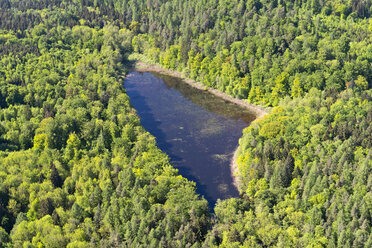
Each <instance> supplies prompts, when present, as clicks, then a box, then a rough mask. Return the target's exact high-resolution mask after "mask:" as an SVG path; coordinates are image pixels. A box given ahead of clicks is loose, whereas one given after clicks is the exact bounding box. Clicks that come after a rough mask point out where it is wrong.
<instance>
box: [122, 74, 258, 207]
mask: <svg viewBox="0 0 372 248" xmlns="http://www.w3.org/2000/svg"><path fill="white" fill-rule="evenodd" d="M124 87H125V88H126V90H127V94H128V95H129V97H130V101H131V104H132V105H133V107H134V108H135V109H136V110H137V113H138V115H139V116H140V118H141V123H142V125H143V127H144V128H145V129H146V130H147V131H149V132H150V133H151V134H152V135H154V136H155V137H156V140H157V144H158V147H159V148H160V149H161V150H162V151H164V152H165V153H166V154H168V156H169V157H170V159H171V163H172V164H173V166H174V167H176V168H177V169H178V170H179V173H180V174H181V175H182V176H184V177H186V178H188V179H189V180H192V181H194V182H196V186H197V192H198V193H199V194H201V195H203V196H204V197H205V198H206V199H207V201H208V202H209V204H210V206H211V207H213V206H214V204H215V203H216V201H217V199H221V200H223V199H227V198H231V197H237V196H239V192H238V191H237V189H236V188H235V186H234V185H233V178H232V175H231V170H230V161H231V158H232V156H233V153H234V151H235V149H236V147H237V146H238V140H239V138H240V137H241V136H242V130H243V129H244V128H245V127H247V126H248V125H249V124H250V122H252V121H253V120H254V118H255V116H254V114H253V113H251V112H249V111H248V110H246V109H245V108H242V107H239V106H238V105H236V104H233V103H230V102H228V101H226V100H224V99H222V98H219V97H217V96H215V95H213V94H211V93H208V92H206V91H202V90H198V89H195V88H193V87H191V86H189V85H188V84H186V83H185V82H183V81H182V80H181V79H179V78H175V77H171V76H167V75H162V74H159V73H153V72H151V73H150V72H144V73H139V72H131V73H130V74H129V75H128V77H127V79H126V80H125V82H124Z"/></svg>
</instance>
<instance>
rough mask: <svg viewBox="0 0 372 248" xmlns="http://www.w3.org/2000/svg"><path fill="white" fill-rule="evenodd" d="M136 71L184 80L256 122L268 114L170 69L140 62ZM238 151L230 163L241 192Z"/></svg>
mask: <svg viewBox="0 0 372 248" xmlns="http://www.w3.org/2000/svg"><path fill="white" fill-rule="evenodd" d="M134 69H135V70H136V71H138V72H157V73H161V74H165V75H170V76H173V77H177V78H181V79H183V81H184V82H185V83H186V84H188V85H190V86H191V87H193V88H196V89H199V90H205V91H208V92H210V93H211V94H213V95H216V96H218V97H220V98H222V99H224V100H226V101H229V102H232V103H235V104H237V105H239V106H241V107H244V108H246V109H248V110H250V111H251V112H252V113H254V115H255V116H256V120H257V119H259V118H260V117H262V116H264V115H266V114H267V112H266V111H265V110H264V109H263V108H261V107H259V106H255V105H251V104H249V103H248V102H246V101H244V100H241V99H237V98H233V97H231V96H229V95H227V94H226V93H223V92H221V91H218V90H216V89H212V88H207V87H205V86H204V85H202V84H201V83H199V82H196V81H195V80H192V79H189V78H186V77H185V76H184V75H182V74H181V73H180V72H177V71H172V70H168V69H165V68H162V67H161V66H159V65H153V64H148V63H145V62H142V61H138V60H137V61H135V63H134ZM238 150H239V146H237V148H236V149H235V150H234V152H233V157H232V158H231V161H230V170H231V176H232V178H233V184H234V186H235V187H236V188H237V189H238V191H240V185H241V182H240V178H239V177H238V176H237V174H238V170H239V169H238V164H237V156H238Z"/></svg>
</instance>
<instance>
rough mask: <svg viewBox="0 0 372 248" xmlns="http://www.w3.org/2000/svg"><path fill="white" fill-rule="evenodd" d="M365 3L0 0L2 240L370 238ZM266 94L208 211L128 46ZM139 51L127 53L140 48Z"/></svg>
mask: <svg viewBox="0 0 372 248" xmlns="http://www.w3.org/2000/svg"><path fill="white" fill-rule="evenodd" d="M371 14H372V2H371V1H370V0H329V1H326V0H311V1H305V0H289V1H279V0H278V1H277V0H273V1H267V0H231V1H227V0H201V1H200V0H198V1H197V0H188V1H182V0H169V1H163V0H146V1H142V0H120V1H118V0H108V1H96V0H94V1H90V0H80V1H77V0H52V1H47V0H36V1H35V0H0V247H66V246H67V247H87V246H92V247H113V246H114V247H117V246H125V247H203V246H204V247H214V246H221V247H370V246H371V245H372V236H371V219H372V216H371V213H372V192H371V187H372V176H371V175H372V173H371V172H372V159H371V156H372V149H371V146H372V136H371V135H372V103H371V98H372V90H371V87H372V19H371ZM133 53H135V54H136V55H135V56H137V57H142V58H144V57H143V56H145V58H146V59H147V60H148V61H151V62H152V63H158V64H160V65H162V66H164V67H165V68H167V69H172V70H178V71H181V72H183V73H184V74H185V75H187V76H188V77H190V78H192V79H195V80H197V81H200V82H201V83H203V84H204V85H205V86H206V87H211V88H216V89H218V90H220V91H223V92H226V93H227V94H229V95H231V96H234V97H237V98H241V99H245V100H247V101H248V102H250V103H252V104H258V105H261V106H267V107H272V109H271V110H270V111H269V114H268V115H266V116H265V117H263V118H260V119H258V120H256V121H255V122H254V123H253V124H252V125H251V126H250V127H249V128H247V129H246V130H245V131H244V134H243V137H242V138H241V140H240V146H239V150H238V160H237V164H238V168H239V172H238V173H237V175H236V176H238V177H239V178H240V181H241V185H240V189H239V190H240V192H241V198H239V199H230V200H225V201H219V202H218V203H217V205H216V207H215V209H214V214H213V215H212V216H211V214H210V210H209V209H208V203H207V202H206V200H204V199H203V198H201V197H199V196H198V195H197V194H196V193H195V184H194V183H192V182H190V181H188V180H187V179H185V178H183V177H182V176H180V175H178V173H177V170H175V169H174V168H173V167H172V166H171V165H170V163H169V159H168V157H167V156H166V155H165V154H163V153H162V152H161V151H160V150H159V149H158V148H157V147H156V141H155V139H154V137H152V136H151V135H150V134H148V133H147V132H146V131H145V130H144V129H143V128H142V127H141V125H140V121H139V118H138V116H137V115H136V112H135V110H134V109H133V108H132V107H131V106H130V103H129V97H128V96H127V95H126V93H125V89H124V88H123V87H122V83H123V77H124V76H125V73H126V71H127V62H128V61H127V60H128V55H129V54H133ZM139 54H140V55H139Z"/></svg>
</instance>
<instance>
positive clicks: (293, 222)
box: [207, 87, 372, 247]
mask: <svg viewBox="0 0 372 248" xmlns="http://www.w3.org/2000/svg"><path fill="white" fill-rule="evenodd" d="M371 99H372V91H371V90H367V91H364V92H363V93H361V92H360V88H358V87H355V88H354V89H353V90H352V89H348V90H345V91H343V92H341V93H339V94H334V93H332V91H323V92H322V91H319V90H315V89H312V90H311V91H310V92H309V93H307V94H306V95H305V96H304V98H296V99H294V100H287V101H286V102H283V104H282V105H281V106H279V107H276V108H274V109H273V110H272V111H271V113H270V114H268V115H267V116H265V117H264V118H262V119H260V120H257V121H255V122H254V123H252V125H251V126H250V127H249V128H248V129H247V130H245V132H244V135H243V137H242V139H241V140H240V150H239V158H238V167H239V177H240V179H241V186H240V187H241V189H240V190H241V192H242V193H243V194H244V195H245V197H246V198H247V200H246V202H245V204H246V205H247V206H248V207H247V208H246V209H245V210H244V211H243V212H239V206H237V205H229V206H226V207H225V208H224V209H226V211H228V212H229V213H231V215H230V216H229V218H230V220H229V221H226V220H225V219H224V217H222V216H223V214H222V213H221V211H219V212H217V211H216V215H217V216H218V217H219V218H221V219H220V220H219V221H218V224H217V225H216V226H214V228H213V230H216V231H217V230H218V235H217V237H216V233H214V232H210V233H209V236H213V240H222V243H221V244H222V246H223V244H224V242H226V241H229V240H230V241H231V238H229V237H230V235H233V233H234V232H237V233H240V235H242V234H244V233H249V235H252V237H247V238H240V239H238V241H239V242H238V244H239V245H245V243H244V242H247V241H248V240H250V242H254V243H253V244H252V245H257V244H260V243H263V244H266V245H272V244H276V245H277V246H283V247H289V246H298V245H299V246H301V247H303V246H319V247H327V246H331V245H334V246H342V245H343V246H358V245H359V246H360V247H368V242H369V241H368V239H369V238H368V237H367V236H364V235H363V234H362V233H364V232H365V231H367V232H368V231H370V230H371V226H370V223H369V221H368V219H369V218H370V212H371V206H370V205H369V204H368V203H367V202H369V200H366V199H368V198H370V196H371V191H370V188H369V183H368V182H370V181H371V170H372V163H371V161H372V160H371V155H372V153H371V151H372V150H371V149H372V143H371V140H372V137H371V132H370V130H371V128H372V122H371V120H372V119H371V118H372V104H371ZM268 182H269V183H268ZM225 204H226V203H225ZM234 211H235V212H234ZM263 211H264V212H265V213H266V214H267V216H272V220H271V223H270V222H268V221H265V217H266V216H265V217H263V216H262V215H261V214H262V212H263ZM247 213H250V214H251V215H252V216H253V217H251V218H252V219H253V220H254V221H253V222H252V220H244V214H247ZM257 222H258V224H257ZM260 222H261V223H260ZM331 223H333V224H331ZM249 225H256V226H255V227H254V232H252V231H250V230H251V229H252V227H251V226H249ZM221 230H225V231H223V232H221ZM234 230H236V231H234ZM266 235H267V236H266ZM209 236H208V237H207V240H208V239H211V237H209ZM244 237H246V236H244ZM357 239H358V240H359V239H360V241H357ZM252 240H253V241H252ZM341 244H342V245H341Z"/></svg>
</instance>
